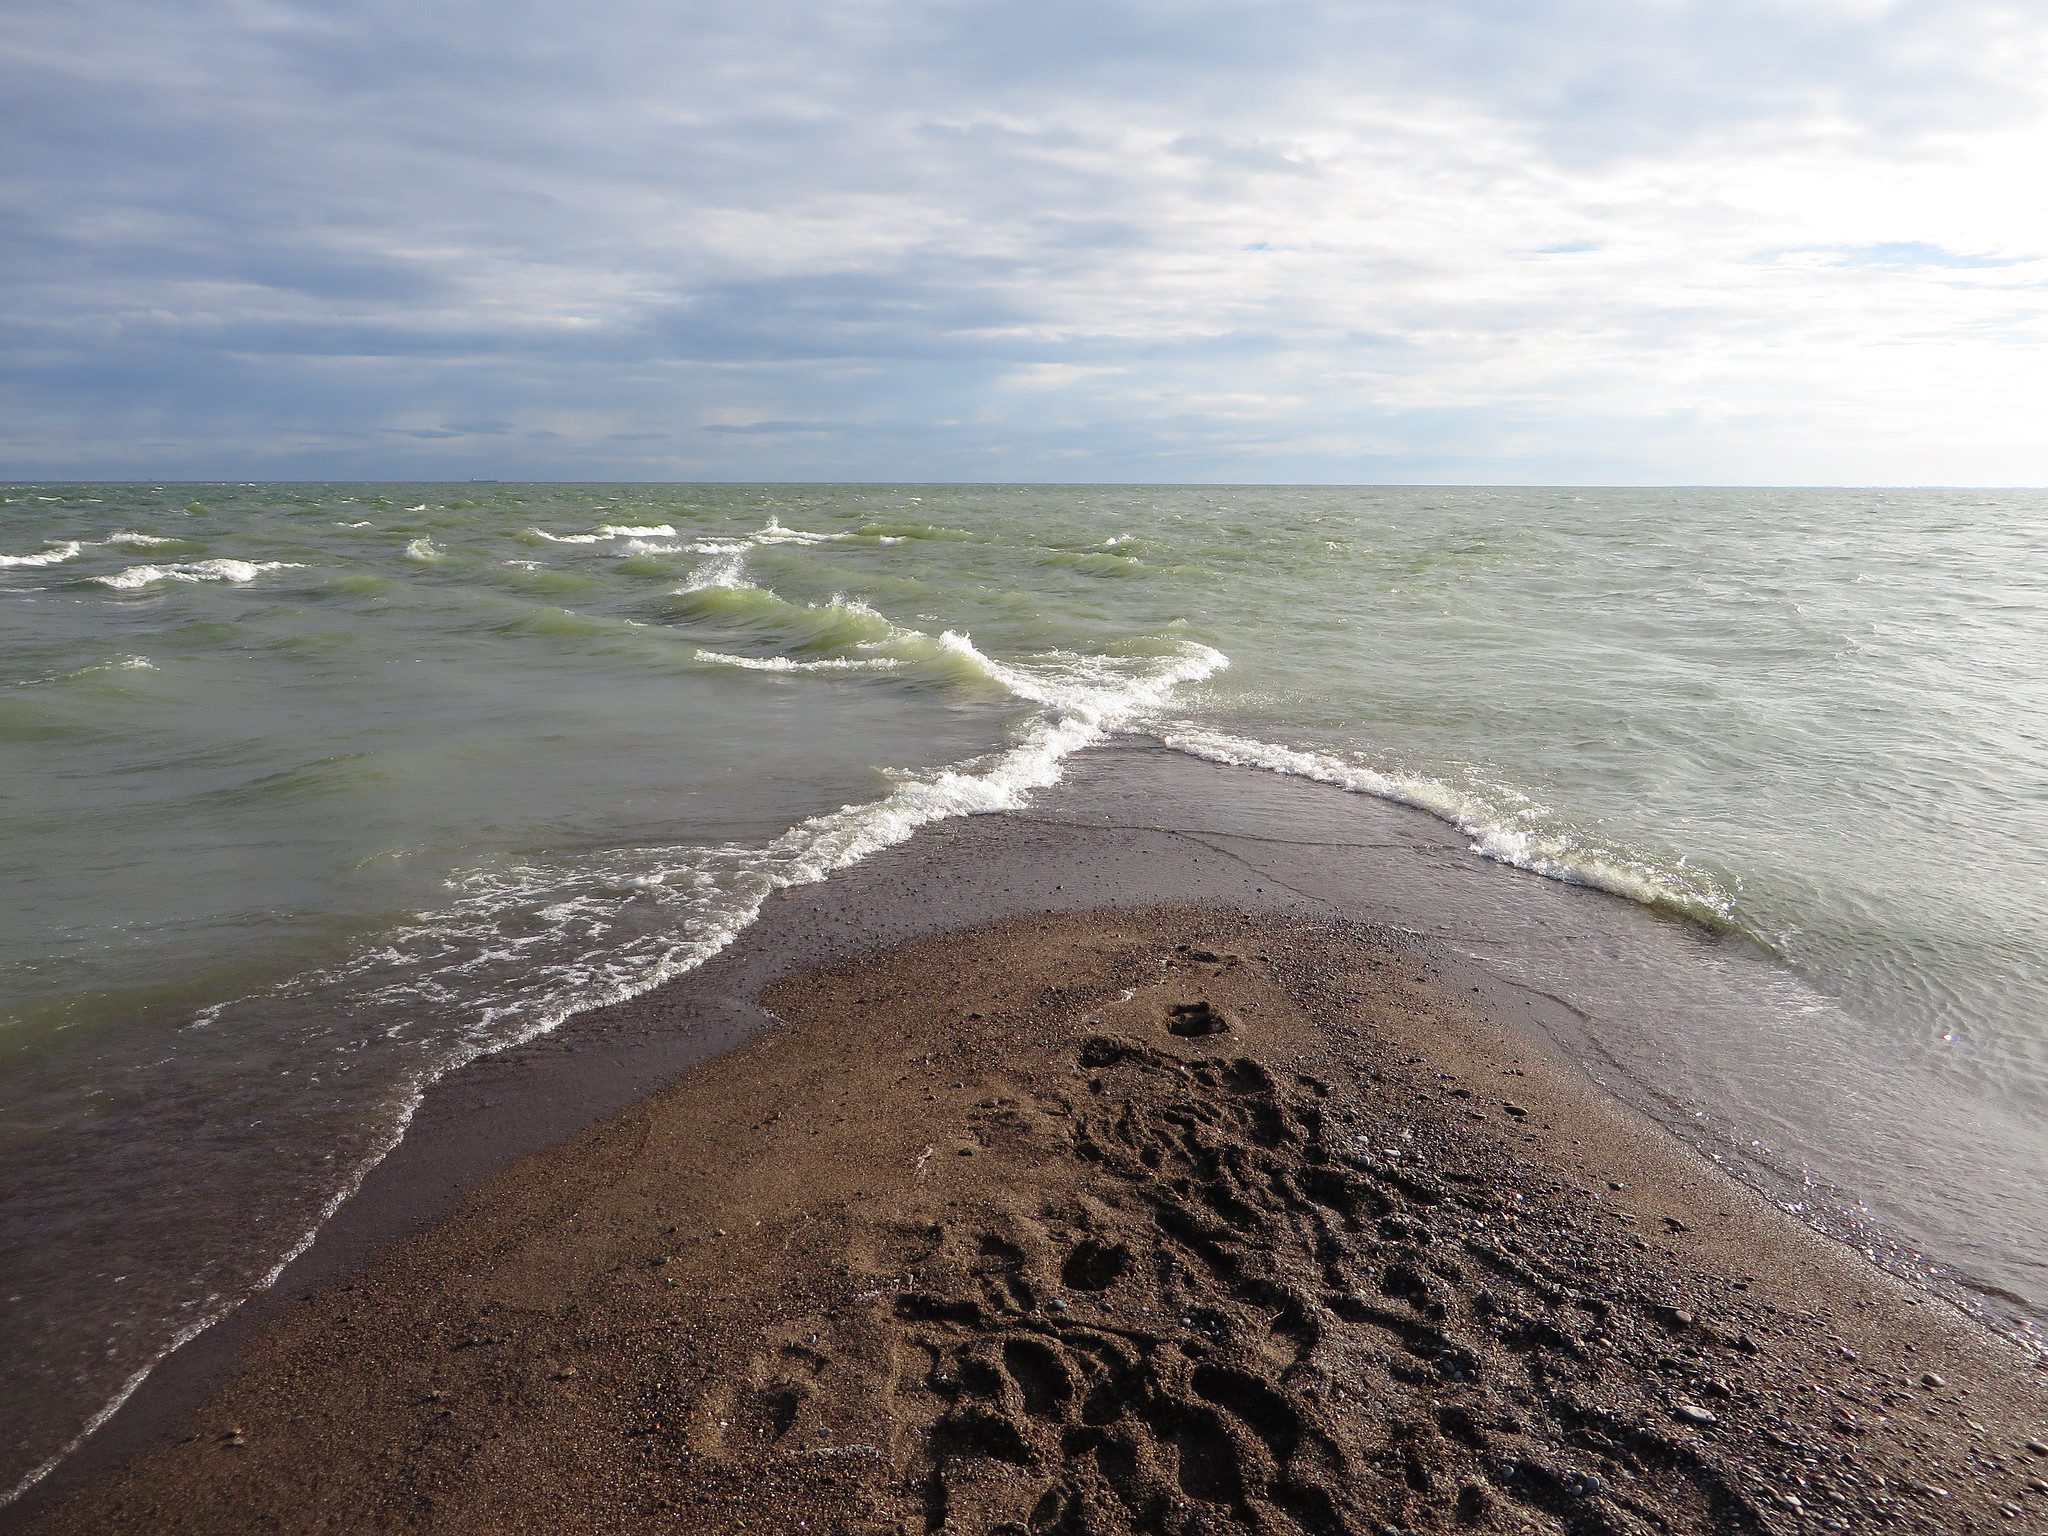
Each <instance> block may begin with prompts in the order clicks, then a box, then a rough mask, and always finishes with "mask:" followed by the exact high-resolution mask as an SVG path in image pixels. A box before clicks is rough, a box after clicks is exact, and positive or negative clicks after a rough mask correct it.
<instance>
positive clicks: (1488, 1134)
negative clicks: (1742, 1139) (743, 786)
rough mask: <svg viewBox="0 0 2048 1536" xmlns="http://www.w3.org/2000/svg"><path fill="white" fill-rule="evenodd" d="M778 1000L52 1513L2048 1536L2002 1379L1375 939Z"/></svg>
mask: <svg viewBox="0 0 2048 1536" xmlns="http://www.w3.org/2000/svg"><path fill="white" fill-rule="evenodd" d="M764 1001H765V1002H766V1004H767V1006H768V1007H770V1008H771V1009H772V1010H773V1012H774V1013H775V1015H776V1016H777V1017H778V1018H779V1020H780V1021H781V1022H780V1026H779V1027H778V1028H776V1029H774V1030H772V1031H771V1032H769V1033H768V1034H766V1035H764V1036H762V1037H760V1038H759V1039H757V1040H755V1041H754V1042H752V1043H751V1044H748V1045H746V1046H744V1047H742V1048H741V1049H739V1050H737V1051H735V1052H733V1053H731V1054H729V1055H726V1056H724V1057H721V1058H719V1059H717V1060H714V1061H712V1062H710V1063H708V1064H706V1065H704V1066H702V1067H700V1068H697V1069H695V1070H693V1071H692V1072H690V1073H688V1074H686V1075H685V1076H684V1077H683V1078H681V1079H680V1080H678V1081H677V1082H675V1083H674V1084H672V1085H671V1086H670V1087H668V1088H666V1089H664V1090H662V1091H661V1092H659V1093H658V1094H656V1095H654V1096H653V1097H652V1098H650V1099H648V1100H646V1101H645V1102H644V1103H642V1104H640V1105H638V1106H636V1107H635V1108H633V1109H631V1110H628V1111H627V1112H626V1113H624V1114H622V1115H619V1116H616V1117H615V1118H613V1119H611V1120H609V1121H607V1122H605V1123H603V1124H601V1125H598V1126H596V1127H593V1128H592V1129H590V1130H588V1131H585V1132H583V1133H581V1134H579V1135H576V1136H574V1137H572V1138H570V1139H569V1140H568V1141H566V1142H564V1143H562V1144H561V1145H559V1146H557V1147H554V1148H552V1149H550V1150H547V1151H545V1152H542V1153H539V1154H536V1155H534V1156H531V1157H528V1158H526V1159H524V1160H523V1161H521V1162H519V1163H517V1164H516V1165H514V1166H513V1167H511V1168H510V1169H508V1170H506V1171H505V1172H503V1173H501V1174H499V1175H497V1176H495V1177H493V1178H491V1179H489V1180H488V1181H486V1182H485V1183H484V1184H482V1185H481V1186H480V1187H478V1188H477V1189H475V1190H474V1191H473V1192H472V1194H471V1195H470V1197H469V1198H468V1199H467V1200H466V1201H465V1202H464V1203H463V1204H462V1206H461V1207H460V1208H459V1209H458V1210H457V1211H456V1213H455V1214H454V1215H453V1216H452V1217H451V1218H449V1219H448V1220H446V1221H443V1222H442V1223H440V1224H438V1225H437V1226H435V1227H433V1228H431V1229H429V1230H427V1231H425V1232H423V1233H420V1234H418V1235H416V1236H413V1237H410V1238H407V1239H404V1240H403V1241H401V1242H399V1243H397V1244H395V1245H394V1246H392V1247H391V1248H390V1249H388V1250H387V1251H386V1252H385V1253H383V1254H382V1255H381V1256H380V1257H379V1258H378V1259H377V1260H376V1261H375V1262H374V1263H373V1264H372V1265H371V1266H370V1267H369V1268H368V1269H367V1270H365V1271H364V1272H362V1273H361V1274H359V1275H357V1276H355V1277H353V1278H352V1279H349V1280H346V1281H342V1282H338V1283H335V1284H332V1285H329V1286H326V1287H324V1288H320V1289H317V1290H314V1291H312V1292H310V1293H307V1294H306V1295H305V1296H304V1297H303V1298H302V1299H300V1300H298V1301H297V1302H296V1303H295V1305H294V1306H293V1307H292V1309H291V1310H290V1311H289V1312H288V1313H286V1314H285V1315H284V1316H282V1317H281V1318H279V1319H278V1320H277V1321H275V1322H274V1323H272V1324H271V1326H270V1327H269V1328H268V1329H267V1330H266V1331H265V1332H264V1333H263V1334H262V1335H261V1336H260V1337H258V1338H257V1339H256V1340H255V1341H254V1342H253V1343H252V1345H251V1347H250V1348H249V1350H248V1352H247V1354H246V1356H245V1358H244V1360H243V1363H242V1368H241V1370H240V1371H239V1373H238V1374H236V1375H234V1376H233V1377H232V1378H230V1379H229V1380H228V1381H227V1382H226V1383H225V1384H224V1385H223V1386H222V1387H221V1388H220V1389H219V1390H218V1391H216V1392H215V1393H214V1394H213V1395H212V1397H211V1398H210V1399H209V1400H208V1401H207V1402H206V1403H205V1404H204V1405H203V1406H201V1407H200V1408H199V1409H198V1410H197V1411H196V1412H195V1413H194V1414H193V1415H192V1416H191V1418H190V1420H189V1422H187V1423H186V1424H185V1425H184V1426H183V1428H182V1430H181V1431H180V1433H179V1434H178V1435H177V1436H176V1437H174V1438H173V1439H172V1440H171V1441H170V1442H169V1443H165V1444H162V1445H160V1446H158V1447H157V1448H156V1449H154V1450H151V1451H149V1452H148V1453H147V1454H145V1455H143V1456H141V1457H139V1458H138V1459H136V1460H135V1461H133V1462H132V1463H130V1464H128V1465H127V1466H125V1467H122V1468H119V1469H116V1470H115V1471H113V1472H112V1473H110V1474H108V1475H106V1476H104V1477H102V1478H100V1479H99V1480H98V1481H96V1482H93V1483H90V1484H88V1485H87V1486H85V1487H84V1488H82V1489H80V1490H77V1491H75V1492H73V1493H72V1494H70V1495H69V1496H68V1498H67V1499H66V1500H65V1501H63V1502H61V1503H58V1504H57V1505H56V1506H55V1507H53V1508H48V1509H45V1510H44V1511H42V1512H41V1515H40V1518H39V1519H38V1520H37V1521H36V1522H35V1523H33V1524H32V1525H31V1526H30V1528H31V1529H34V1530H37V1531H44V1532H59V1531H81V1532H83V1531H92V1532H113V1531H145V1530H146V1531H151V1532H159V1531H212V1532H217V1531H271V1530H291V1531H364V1530H380V1531H446V1532H478V1533H483V1532H490V1533H502V1532H522V1531H532V1532H580V1531H593V1532H594V1531H641V1530H646V1531H656V1530H659V1531H688V1532H692V1533H697V1532H703V1533H714V1532H739V1531H770V1530H774V1531H797V1530H808V1531H813V1532H841V1531H844V1532H859V1533H875V1536H880V1533H898V1532H917V1533H926V1532H958V1533H963V1536H964V1533H969V1532H972V1533H976V1536H980V1533H1003V1536H1031V1533H1040V1532H1048V1533H1050V1532H1057V1533H1065V1536H1079V1533H1084V1532H1085V1533H1122V1532H1141V1531H1142V1532H1157V1533H1176V1536H1180V1533H1188V1536H1193V1533H1213V1536H1221V1533H1225V1532H1236V1531H1248V1532H1265V1533H1288V1536H1291V1533H1297V1532H1300V1533H1327V1532H1339V1531H1342V1532H1371V1533H1375V1536H1383V1533H1385V1532H1387V1531H1389V1530H1394V1531H1430V1530H1468V1529H1469V1530H1492V1531H1528V1532H1598V1533H1610V1532H1612V1533H1623V1532H1628V1533H1633V1532H1652V1531H1676V1532H1722V1531H1769V1532H1787V1533H1790V1532H1803V1531H1822V1530H1849V1531H1869V1530H1896V1531H1926V1532H1969V1531H1992V1530H1998V1531H2013V1530H2021V1531H2033V1530H2037V1529H2043V1528H2048V1483H2044V1481H2043V1479H2044V1478H2048V1448H2044V1447H2043V1446H2042V1443H2041V1437H2042V1435H2043V1434H2044V1433H2048V1395H2044V1393H2043V1390H2042V1383H2041V1378H2040V1373H2039V1372H2037V1371H2033V1370H2030V1369H2029V1368H2028V1366H2027V1363H2026V1362H2025V1361H2023V1360H2022V1358H2021V1357H2020V1356H2019V1354H2018V1353H2017V1351H2015V1350H2014V1349H2012V1348H2011V1347H2009V1346H2007V1345H2006V1344H2004V1343H2003V1342H2001V1341H2000V1340H1998V1339H1997V1338H1995V1337H1993V1336H1992V1335H1990V1334H1988V1333H1987V1332H1985V1331H1983V1330H1982V1329H1980V1328H1978V1327H1977V1326H1976V1325H1974V1324H1972V1323H1970V1322H1969V1321H1968V1320H1966V1319H1964V1318H1963V1317H1961V1316H1960V1315H1958V1314H1956V1313H1953V1312H1952V1311H1950V1310H1949V1309H1947V1308H1946V1307H1944V1306H1943V1305H1941V1304H1940V1303H1938V1302H1935V1301H1932V1300H1930V1299H1929V1298H1927V1297H1924V1296H1922V1295H1920V1294H1919V1293H1917V1292H1915V1291H1913V1290H1912V1289H1911V1288H1909V1287H1907V1286H1905V1285H1903V1284H1900V1283H1898V1282H1895V1281H1893V1280H1891V1279H1890V1278H1888V1277H1886V1276H1884V1275H1883V1274H1881V1273H1879V1272H1878V1271H1876V1270H1875V1269H1873V1268H1872V1267H1871V1266H1869V1265H1867V1264H1865V1263H1863V1262H1862V1261H1861V1260H1860V1259H1858V1258H1857V1257H1856V1256H1855V1255H1853V1254H1851V1253H1849V1252H1848V1251H1847V1250H1844V1249H1841V1248H1839V1247H1837V1246H1836V1245H1834V1244H1832V1243H1830V1242H1828V1241H1827V1240H1825V1239H1823V1238H1821V1237H1819V1236H1817V1235H1815V1234H1814V1233H1812V1232H1810V1231H1809V1230H1807V1229H1806V1228H1804V1227H1802V1226H1800V1225H1798V1224H1797V1223H1796V1222H1794V1221H1792V1220H1791V1219H1789V1218H1787V1217H1786V1216H1784V1215H1783V1214H1782V1213H1780V1212H1778V1211H1777V1210H1775V1209H1774V1208H1772V1207H1770V1206H1769V1205H1767V1204H1766V1203H1764V1202H1763V1201H1761V1200H1760V1199H1758V1198H1756V1197H1754V1196H1753V1195H1751V1194H1750V1193H1749V1192H1748V1191H1746V1190H1745V1189H1743V1188H1742V1187H1740V1186H1739V1185H1737V1184H1736V1183H1735V1182H1733V1181H1732V1180H1730V1179H1728V1178H1727V1177H1725V1176H1724V1175H1722V1174H1721V1173H1720V1172H1719V1171H1718V1170H1716V1169H1714V1168H1712V1167H1711V1166H1710V1165H1708V1164H1706V1163H1704V1162H1702V1161H1700V1160H1699V1159H1697V1158H1696V1157H1694V1156H1693V1155H1692V1154H1691V1153H1689V1152H1687V1151H1685V1150H1684V1149H1682V1148H1681V1147H1679V1146H1678V1145H1677V1144H1676V1143H1675V1142H1673V1141H1672V1140H1671V1139H1670V1138H1669V1137H1668V1136H1667V1135H1665V1134H1664V1133H1663V1132H1661V1131H1660V1130H1658V1129H1656V1128H1654V1127H1652V1126H1650V1125H1648V1124H1647V1123H1645V1122H1643V1121H1641V1120H1640V1119H1638V1118H1637V1117H1636V1116H1634V1115H1633V1114H1631V1113H1629V1112H1627V1111H1624V1110H1621V1109H1619V1108H1618V1107H1616V1106H1615V1105H1614V1104H1613V1103H1612V1101H1610V1100H1608V1099H1607V1098H1606V1097H1605V1096H1604V1095H1602V1094H1601V1093H1600V1092H1599V1091H1598V1090H1597V1089H1595V1088H1594V1087H1593V1086H1592V1085H1590V1084H1589V1083H1587V1082H1586V1081H1585V1080H1584V1079H1583V1078H1581V1077H1579V1076H1578V1075H1577V1074H1576V1073H1573V1072H1571V1071H1568V1070H1565V1069H1562V1068H1560V1067H1557V1066H1555V1065H1553V1064H1552V1063H1551V1062H1550V1061H1549V1060H1547V1059H1546V1058H1545V1057H1544V1056H1542V1055H1541V1054H1540V1053H1539V1051H1538V1050H1537V1048H1536V1047H1534V1046H1533V1045H1532V1044H1530V1043H1529V1042H1528V1041H1527V1040H1526V1039H1523V1038H1519V1037H1517V1036H1515V1035H1513V1034H1510V1033H1508V1032H1506V1031H1505V1030H1503V1029H1502V1028H1500V1027H1499V1026H1497V1025H1496V1024H1495V1023H1494V1022H1493V1021H1492V1020H1490V1019H1489V1018H1488V1017H1486V1016H1485V1015H1484V1014H1483V1013H1481V1012H1480V1011H1479V1009H1478V1006H1477V1004H1476V1003H1475V1002H1474V1001H1473V1000H1472V999H1471V998H1470V997H1469V996H1467V995H1464V994H1461V993H1460V992H1458V991H1457V990H1456V989H1455V988H1454V987H1453V986H1451V985H1450V984H1449V983H1447V982H1446V981H1445V979H1444V978H1443V976H1442V975H1441V974H1440V973H1439V972H1438V971H1437V970H1436V968H1435V966H1434V964H1433V963H1432V962H1431V961H1430V960H1429V959H1428V958H1427V957H1426V956H1424V955H1422V954H1420V953H1419V952H1417V951H1415V950H1413V949H1411V948H1406V947H1403V946H1402V945H1401V944H1399V943H1397V942H1394V941H1393V940H1391V939H1390V938H1389V937H1388V936H1387V935H1386V934H1384V933H1381V932H1378V931H1375V930H1370V929H1366V928H1363V927H1358V926H1354V925H1347V924H1342V923H1316V924H1307V923H1303V922H1299V921H1277V920H1273V919H1270V918H1267V919H1256V918H1251V917H1245V916H1240V915H1233V914H1230V913H1224V912H1218V911H1213V910H1196V909H1158V908H1154V909H1146V910H1142V911H1111V912H1102V913H1093V914H1068V915H1062V916H1048V917H1044V918H1040V919H1035V920H1018V921H1011V922H1006V923H1000V924H997V925H995V926H992V927H987V928H983V929H978V930H975V931H973V932H969V933H965V934H958V935H950V936H941V937H936V938H928V939H919V940H915V941H912V942H910V943H908V944H906V945H903V946H900V947H898V948H895V949H892V950H889V951H887V952H884V953H881V954H877V955H874V956H872V957H869V958H866V959H862V960H858V961H854V962H852V963H847V964H840V965H837V966H835V967H833V968H831V969H828V970H825V971H822V972H816V973H812V974H809V975H805V976H801V977H798V978H795V979H792V980H787V981H784V982H781V983H779V984H777V985H776V986H774V987H772V988H771V989H770V990H769V991H768V992H767V993H766V994H765V997H764ZM2030 1442H2032V1444H2031V1446H2030Z"/></svg>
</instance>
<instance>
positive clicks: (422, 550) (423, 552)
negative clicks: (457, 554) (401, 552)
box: [405, 537, 448, 565]
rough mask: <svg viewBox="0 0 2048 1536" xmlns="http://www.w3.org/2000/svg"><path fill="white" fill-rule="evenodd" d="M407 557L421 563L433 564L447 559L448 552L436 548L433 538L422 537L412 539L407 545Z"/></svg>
mask: <svg viewBox="0 0 2048 1536" xmlns="http://www.w3.org/2000/svg"><path fill="white" fill-rule="evenodd" d="M405 558H406V559H408V560H411V561H413V562H414V563H416V564H419V565H433V564H435V563H437V562H438V561H442V560H446V559H447V558H448V552H447V551H446V550H444V549H436V548H435V547H434V541H433V540H432V539H429V538H424V537H422V538H417V539H414V540H412V541H411V542H410V543H408V544H407V545H406V546H405Z"/></svg>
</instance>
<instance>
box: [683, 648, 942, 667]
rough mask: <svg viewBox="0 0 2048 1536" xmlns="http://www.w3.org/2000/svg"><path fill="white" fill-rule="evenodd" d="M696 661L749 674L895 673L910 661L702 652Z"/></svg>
mask: <svg viewBox="0 0 2048 1536" xmlns="http://www.w3.org/2000/svg"><path fill="white" fill-rule="evenodd" d="M697 659H698V660H699V661H701V662H704V663H706V664H708V665H711V666H717V667H740V668H743V669H744V670H746V671H749V672H892V671H894V670H896V669H897V668H898V667H907V666H909V665H910V663H909V662H907V661H904V660H903V659H902V658H901V657H898V656H825V657H820V658H819V659H817V660H815V661H798V660H796V659H795V658H794V657H790V656H733V655H729V654H728V653H726V652H724V651H707V650H702V649H700V650H699V651H698V652H697Z"/></svg>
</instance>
